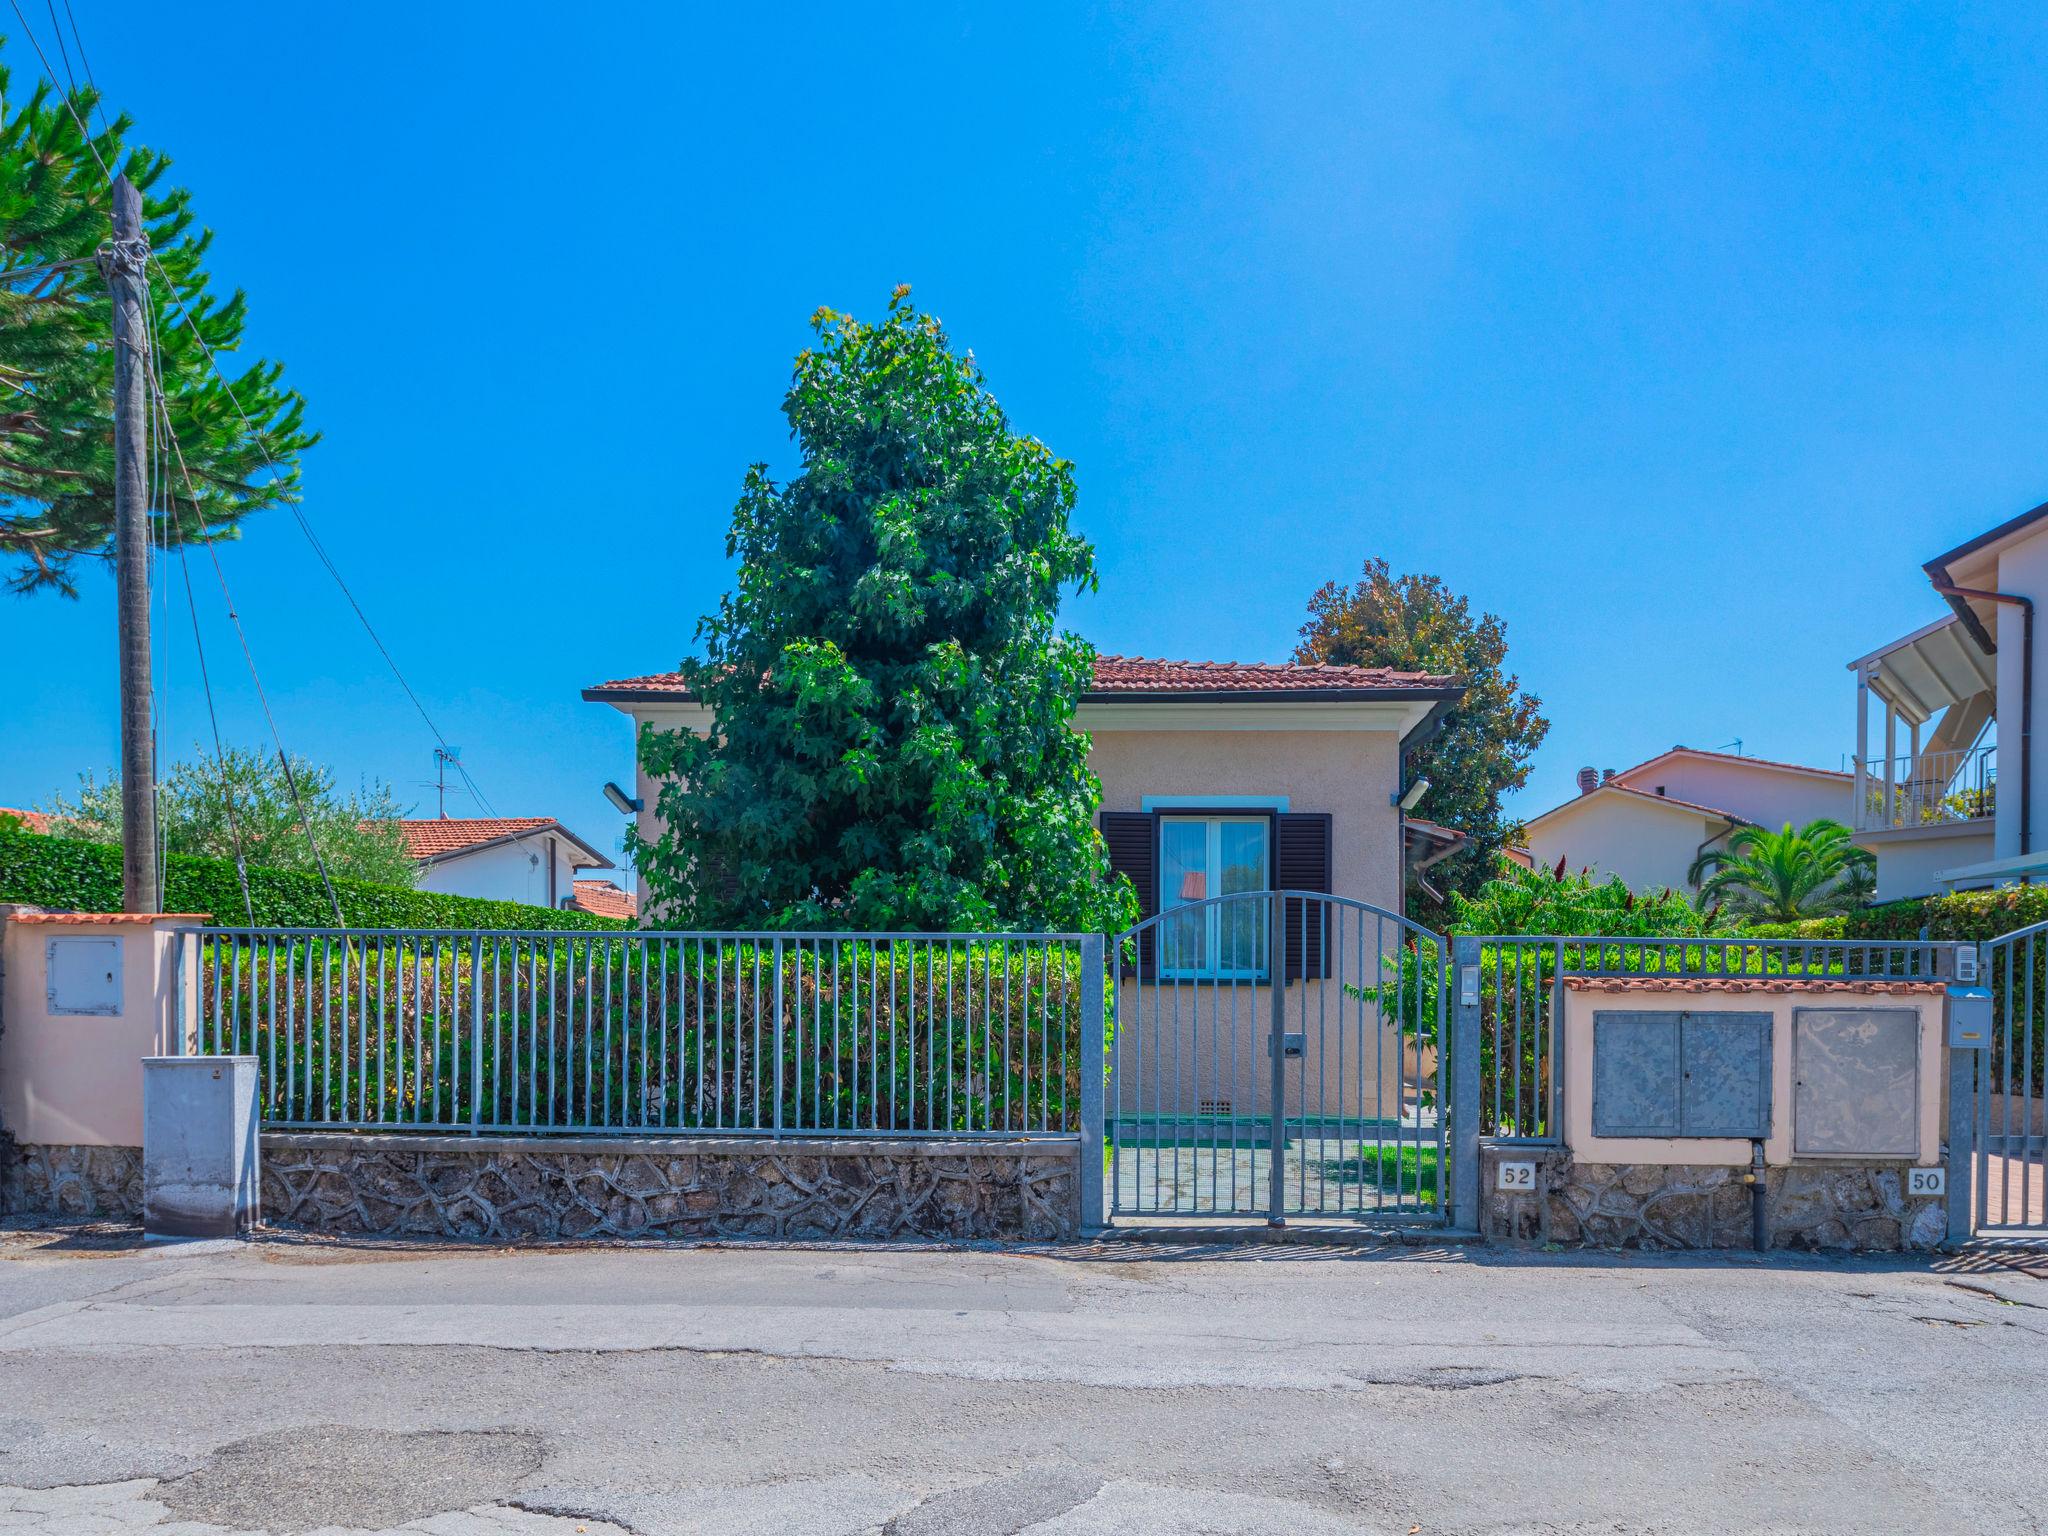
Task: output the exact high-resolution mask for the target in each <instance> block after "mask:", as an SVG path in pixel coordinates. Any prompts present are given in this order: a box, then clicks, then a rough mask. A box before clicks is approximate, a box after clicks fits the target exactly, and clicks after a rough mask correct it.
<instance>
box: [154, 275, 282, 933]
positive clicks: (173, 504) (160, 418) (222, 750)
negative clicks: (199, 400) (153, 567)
mask: <svg viewBox="0 0 2048 1536" xmlns="http://www.w3.org/2000/svg"><path fill="white" fill-rule="evenodd" d="M144 314H145V320H146V323H147V324H148V326H149V345H150V354H149V361H150V369H149V376H150V383H151V385H152V390H151V399H152V406H151V413H150V414H151V417H152V426H154V425H156V423H158V422H161V423H162V426H161V430H160V431H158V432H156V433H155V434H154V435H155V437H156V440H157V444H158V446H157V451H156V453H155V454H154V455H153V459H152V462H153V466H154V468H155V470H156V474H157V479H156V487H157V490H159V491H161V490H162V489H163V487H164V485H165V483H166V482H167V481H168V480H169V476H168V474H167V473H165V472H164V465H163V447H162V443H163V441H164V440H165V439H167V438H169V437H170V436H171V435H172V431H171V424H170V410H169V406H168V403H167V402H166V400H165V398H164V391H163V383H162V375H161V372H160V370H159V368H158V365H157V358H158V355H159V354H158V352H157V329H156V306H155V305H153V304H152V305H147V306H145V310H144ZM154 494H155V493H152V504H154ZM163 506H164V509H165V511H166V512H168V513H169V514H170V520H169V523H168V524H167V525H166V526H165V528H164V530H163V540H162V548H163V556H164V560H165V562H166V564H168V562H169V558H170V551H171V533H172V531H173V529H174V528H175V530H176V532H177V535H178V569H179V572H180V574H181V575H182V576H183V577H184V584H185V609H186V612H187V613H188V615H189V616H190V618H191V621H192V651H193V654H194V655H195V656H196V657H197V658H198V662H199V688H200V692H201V694H202V695H203V696H204V698H205V700H206V721H207V725H208V727H209V728H210V729H211V730H212V732H213V761H214V766H215V767H216V768H218V769H219V770H220V790H221V799H222V801H223V803H224V804H225V806H226V809H227V816H228V836H229V838H230V840H231V841H232V842H233V844H234V849H235V883H236V885H238V886H239V887H240V888H241V892H242V910H243V912H244V913H245V914H246V915H247V916H248V919H249V926H250V927H251V928H254V927H255V926H256V902H255V899H254V898H253V897H252V896H251V895H250V894H249V859H248V850H247V848H246V847H245V846H244V844H243V842H242V820H241V817H240V816H238V815H237V814H236V811H235V781H234V775H233V774H231V773H230V772H229V771H228V760H227V749H226V747H225V746H224V745H223V744H222V742H221V736H220V712H219V710H218V709H217V708H216V707H215V705H214V701H213V678H212V676H211V675H210V672H209V669H208V667H207V665H206V641H205V638H204V637H203V635H202V634H201V632H200V627H199V602H198V599H197V597H196V596H195V595H194V593H193V591H192V560H191V557H190V555H189V553H188V551H187V545H186V540H185V526H184V520H183V519H182V518H180V517H179V516H178V502H177V498H176V497H175V496H174V495H171V494H169V493H168V492H165V493H164V494H163ZM194 516H195V517H197V518H199V521H200V524H201V531H202V532H203V531H204V518H203V517H200V515H199V513H198V510H197V508H195V509H194ZM170 607H171V589H170V582H169V581H168V580H166V581H165V583H164V620H165V623H166V625H167V626H168V624H169V622H170ZM160 697H161V695H160ZM158 739H159V740H161V739H162V727H161V726H159V728H158ZM157 846H158V848H159V849H160V850H161V849H163V846H164V845H163V837H162V834H161V831H159V834H158V838H157ZM161 857H162V858H163V859H164V861H165V866H166V868H168V861H169V858H170V854H169V852H168V850H164V851H163V852H162V855H161ZM158 905H159V906H161V905H163V895H162V892H161V889H159V893H158Z"/></svg>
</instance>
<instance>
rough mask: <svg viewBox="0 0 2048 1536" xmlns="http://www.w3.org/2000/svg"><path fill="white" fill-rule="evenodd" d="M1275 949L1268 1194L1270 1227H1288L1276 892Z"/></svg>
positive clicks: (1282, 941)
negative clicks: (1270, 1143) (1270, 1170)
mask: <svg viewBox="0 0 2048 1536" xmlns="http://www.w3.org/2000/svg"><path fill="white" fill-rule="evenodd" d="M1272 929H1273V931H1272V933H1271V935H1270V936H1269V937H1270V939H1271V942H1272V950H1271V952H1270V954H1269V955H1268V956H1267V960H1266V964H1267V966H1268V967H1269V968H1270V971H1271V975H1270V976H1269V978H1268V982H1267V990H1268V991H1269V992H1271V993H1272V1002H1273V1026H1272V1035H1271V1038H1270V1039H1268V1040H1267V1042H1266V1057H1267V1065H1268V1067H1269V1069H1270V1071H1271V1074H1272V1076H1271V1079H1270V1087H1271V1092H1272V1106H1271V1107H1272V1115H1273V1124H1272V1133H1271V1134H1272V1151H1271V1154H1270V1155H1269V1156H1268V1158H1267V1162H1268V1163H1269V1164H1270V1165H1271V1169H1272V1182H1271V1185H1270V1187H1269V1189H1268V1192H1267V1204H1266V1225H1267V1226H1269V1227H1284V1226H1286V1225H1287V1215H1286V1211H1287V898H1286V896H1285V895H1283V894H1282V893H1281V892H1279V891H1275V892H1274V893H1273V921H1272Z"/></svg>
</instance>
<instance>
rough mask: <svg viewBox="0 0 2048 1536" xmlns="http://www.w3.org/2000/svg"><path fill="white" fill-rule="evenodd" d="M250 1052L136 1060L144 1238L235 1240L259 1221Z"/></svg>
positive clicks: (253, 1070) (253, 1067)
mask: <svg viewBox="0 0 2048 1536" xmlns="http://www.w3.org/2000/svg"><path fill="white" fill-rule="evenodd" d="M256 1132H257V1117H256V1058H255V1057H254V1056H145V1057H144V1058H143V1060H142V1230H143V1235H144V1236H145V1237H155V1238H162V1237H238V1236H245V1235H247V1233H248V1231H249V1229H250V1228H251V1227H252V1226H254V1225H255V1224H256V1222H257V1221H258V1220H260V1219H261V1216H262V1211H261V1204H260V1196H259V1184H260V1177H261V1166H260V1163H259V1161H258V1158H259V1153H258V1150H257V1139H256Z"/></svg>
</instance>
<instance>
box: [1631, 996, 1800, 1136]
mask: <svg viewBox="0 0 2048 1536" xmlns="http://www.w3.org/2000/svg"><path fill="white" fill-rule="evenodd" d="M1770 1133H1771V1016H1770V1015H1769V1014H1768V1013H1694V1012H1691V1011H1678V1010H1671V1011H1667V1012H1642V1011H1638V1012H1602V1013H1596V1014H1594V1015H1593V1134H1594V1135H1595V1136H1639V1137H1659V1138H1663V1137H1693V1136H1711V1137H1722V1136H1726V1137H1734V1138H1740V1139H1749V1138H1753V1137H1763V1136H1768V1135H1770Z"/></svg>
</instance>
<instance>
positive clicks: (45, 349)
mask: <svg viewBox="0 0 2048 1536" xmlns="http://www.w3.org/2000/svg"><path fill="white" fill-rule="evenodd" d="M9 83H10V81H9V74H8V71H7V70H6V68H5V67H4V66H0V99H5V98H6V97H7V87H8V85H9ZM97 106H98V99H97V97H96V96H95V94H94V93H93V92H92V91H91V90H90V89H80V90H77V91H74V92H72V93H71V94H70V96H69V99H68V106H67V102H66V99H65V98H62V97H59V96H57V95H55V94H54V93H53V92H52V91H51V90H50V88H49V87H47V86H44V85H39V86H38V87H37V88H36V89H35V90H34V91H33V92H31V93H30V94H29V95H28V97H27V98H26V99H25V100H23V101H21V102H19V103H16V104H13V105H11V106H7V107H4V108H0V566H4V567H5V568H6V581H7V585H8V587H9V588H10V589H11V590H13V591H16V592H29V591H35V590H39V589H40V590H52V591H57V592H62V593H64V594H66V595H70V596H75V595H76V594H77V569H78V564H79V562H80V561H81V560H92V559H107V558H110V557H111V553H112V550H111V539H112V534H113V526H114V443H113V396H114V353H113V347H112V343H111V340H110V334H111V327H112V316H111V313H110V307H109V301H108V297H107V286H106V283H105V282H104V280H103V279H102V278H101V275H100V272H99V270H98V267H97V266H96V264H95V261H94V256H95V253H96V252H97V251H98V249H99V247H100V246H101V245H102V244H103V243H104V242H105V241H106V240H107V239H108V238H109V218H110V213H111V207H112V191H111V187H110V184H109V181H108V177H107V174H106V172H105V171H104V170H102V169H101V162H104V163H105V165H106V166H108V167H110V168H113V169H117V170H120V171H124V172H125V173H126V174H127V176H128V178H129V179H130V180H131V181H133V182H134V183H135V184H136V186H137V187H138V188H139V189H140V190H141V191H142V194H143V219H144V227H145V232H146V233H147V235H148V239H149V244H150V249H151V250H152V251H153V252H154V253H155V258H156V259H155V260H154V261H152V262H151V263H150V264H149V267H148V274H149V298H150V309H151V318H152V320H153V329H154V332H155V339H156V344H155V351H156V358H157V366H158V371H159V373H160V375H161V378H162V389H163V409H164V411H165V413H166V414H167V415H168V419H169V424H170V429H171V433H172V434H174V435H175V437H176V439H177V442H178V446H179V449H180V450H181V452H182V454H183V457H184V463H185V469H186V470H189V472H190V475H191V489H192V491H193V492H194V493H196V496H197V499H198V502H199V506H200V510H199V512H198V513H196V514H195V512H194V510H193V507H192V505H191V502H190V500H188V499H187V488H186V483H185V479H184V475H183V473H182V472H181V471H180V469H179V467H178V465H177V463H176V461H175V460H173V459H172V458H171V457H170V455H169V445H168V439H164V440H163V442H164V448H163V453H162V454H161V455H160V460H161V472H160V473H159V474H158V475H157V476H156V477H155V480H156V483H155V487H154V491H153V495H152V508H151V512H152V521H153V528H152V537H153V539H154V540H155V542H156V543H158V544H160V545H163V544H168V545H172V546H176V545H179V544H186V543H194V542H199V541H201V540H210V539H220V538H228V537H232V536H234V534H235V531H236V529H237V527H238V525H239V524H240V522H241V520H242V519H243V518H244V517H246V516H248V515H249V514H250V513H252V512H257V511H261V510H263V509H264V508H267V507H271V506H274V505H275V504H277V503H278V502H279V501H281V500H283V499H284V498H285V497H286V496H287V495H289V494H290V493H291V491H292V489H293V481H294V480H295V478H296V474H297V468H296V464H297V455H298V454H299V452H300V451H301V450H302V449H304V448H306V447H308V446H310V445H311V444H312V443H313V442H314V441H315V438H314V436H313V434H311V433H309V432H307V431H306V430H305V427H304V410H305V405H304V402H303V401H302V400H301V399H300V398H299V396H298V395H297V394H295V393H293V392H292V391H290V390H287V389H285V388H284V387H283V385H282V383H281V382H280V374H281V368H280V366H279V365H278V364H276V363H271V362H265V361H261V360H259V361H256V362H254V363H252V364H250V365H249V366H248V367H246V368H241V369H239V370H235V369H232V368H230V369H229V372H230V374H231V382H223V380H222V379H221V378H220V377H218V376H217V375H216V374H215V372H214V370H213V367H212V365H211V364H210V363H209V362H208V360H207V356H206V352H207V351H208V350H210V351H211V352H212V353H213V354H214V355H215V356H216V357H218V358H220V359H221V361H222V365H223V367H224V368H227V367H228V365H229V363H230V362H231V361H232V359H233V356H234V354H235V353H236V351H237V350H238V349H239V348H240V346H241V343H242V332H243V327H244V324H245V321H246V318H247V314H246V310H247V306H246V304H245V303H244V300H243V296H242V294H241V293H239V292H236V293H234V294H233V295H231V296H229V297H227V298H225V299H223V298H222V297H221V296H220V295H219V294H218V293H216V292H215V291H214V289H213V287H212V284H211V280H210V279H209V277H208V275H207V273H206V270H205V267H204V258H205V255H206V250H207V247H208V245H209V244H210V243H211V241H212V234H211V232H210V231H207V230H203V229H199V228H197V227H196V226H195V224H194V221H193V214H192V209H191V198H190V194H189V193H187V192H186V191H185V190H184V189H183V188H181V187H170V186H167V185H166V184H165V181H164V174H165V172H166V170H167V169H168V168H169V166H170V161H169V159H168V158H166V157H165V156H164V155H161V154H159V153H157V152H155V151H153V150H149V149H144V148H140V147H137V146H131V145H128V144H127V143H126V139H127V135H128V131H129V128H130V127H131V124H130V122H129V120H128V119H127V118H126V117H115V118H113V119H111V120H107V119H105V118H102V122H103V124H104V127H103V129H102V131H101V132H100V133H99V134H97V135H96V136H94V137H93V138H91V139H90V141H88V139H87V137H86V133H85V132H84V131H83V130H81V128H80V126H79V125H80V124H81V123H85V124H90V123H91V121H92V114H93V112H94V111H95V109H96V108H97ZM95 152H97V158H95ZM188 317H189V321H190V324H188ZM193 326H196V327H197V330H198V333H199V334H198V335H197V336H195V335H194V334H193V329H192V327H193ZM202 343H203V345H202ZM231 390H232V396H231V395H230V391H231ZM245 414H246V417H247V424H246V425H245V422H244V415H245ZM252 428H253V431H252ZM257 434H260V435H261V437H262V439H263V441H262V442H261V443H259V442H258V441H257ZM266 448H267V453H266ZM273 460H274V461H275V463H276V465H277V466H278V468H279V469H280V470H281V471H282V473H281V474H278V473H273V471H272V470H271V468H270V465H271V462H272V461H273Z"/></svg>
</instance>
